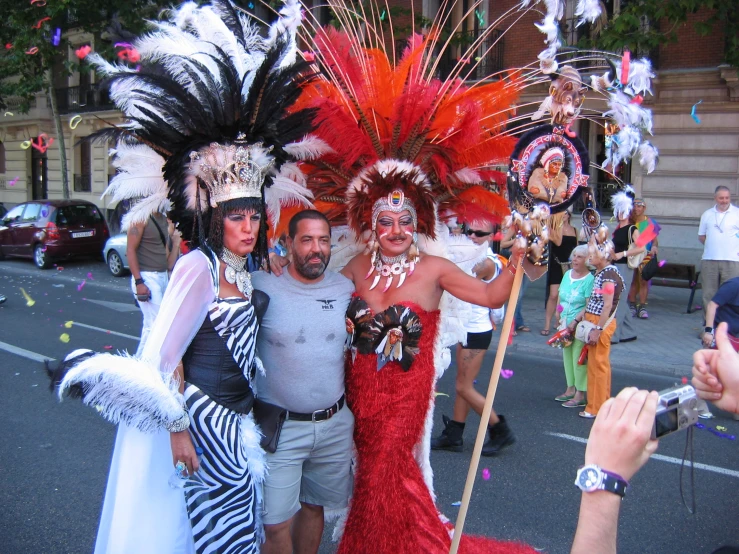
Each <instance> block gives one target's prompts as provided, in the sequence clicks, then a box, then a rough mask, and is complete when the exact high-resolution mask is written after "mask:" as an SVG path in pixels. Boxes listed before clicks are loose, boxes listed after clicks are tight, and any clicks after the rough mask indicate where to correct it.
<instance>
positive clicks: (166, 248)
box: [149, 214, 171, 252]
mask: <svg viewBox="0 0 739 554" xmlns="http://www.w3.org/2000/svg"><path fill="white" fill-rule="evenodd" d="M149 219H151V222H152V223H153V224H154V227H156V228H157V231H159V238H160V239H162V246H164V249H165V250H166V251H167V252H169V251H170V250H171V248H170V246H169V245H168V244H167V239H165V238H164V231H162V228H161V227H160V226H159V223H157V220H156V219H154V215H153V214H152V215H150V216H149Z"/></svg>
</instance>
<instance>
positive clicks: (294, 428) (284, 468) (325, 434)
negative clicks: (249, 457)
mask: <svg viewBox="0 0 739 554" xmlns="http://www.w3.org/2000/svg"><path fill="white" fill-rule="evenodd" d="M353 432H354V416H353V415H352V412H351V410H349V407H348V406H344V407H343V408H342V409H341V410H339V411H338V413H337V414H336V415H335V416H333V417H332V418H331V419H328V420H326V421H319V422H317V423H313V422H312V421H294V420H288V421H286V422H285V424H284V425H283V427H282V433H281V434H280V441H279V443H278V444H277V451H276V452H275V453H274V454H269V453H268V454H267V465H268V473H267V476H266V478H265V480H264V509H263V512H262V521H263V522H264V524H265V525H276V524H278V523H282V522H284V521H287V520H289V519H290V518H291V517H293V516H294V515H295V514H296V513H297V512H298V510H300V503H301V502H304V503H306V504H313V505H315V506H323V507H324V508H326V509H327V510H339V509H343V508H346V507H347V504H348V501H349V496H350V494H351V491H352V485H353V482H352V477H351V461H352V435H353Z"/></svg>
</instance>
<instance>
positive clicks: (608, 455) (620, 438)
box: [585, 387, 659, 481]
mask: <svg viewBox="0 0 739 554" xmlns="http://www.w3.org/2000/svg"><path fill="white" fill-rule="evenodd" d="M658 400H659V395H658V394H657V393H656V392H647V391H644V390H637V389H636V388H634V387H629V388H625V389H624V390H622V391H621V392H620V393H619V394H618V396H616V397H615V398H610V399H608V400H607V401H606V403H605V404H603V406H602V407H601V409H600V411H599V412H598V417H597V418H596V419H595V422H594V423H593V428H592V430H591V431H590V437H589V439H588V446H587V448H586V450H585V464H586V465H589V464H595V465H597V466H600V467H602V468H603V469H606V470H608V471H610V472H613V473H616V474H618V475H620V476H621V477H623V478H624V479H625V480H626V481H628V480H629V479H631V478H632V477H633V476H634V474H635V473H636V472H637V471H639V469H640V468H641V467H642V466H643V465H644V464H645V463H646V462H647V460H648V459H649V457H650V456H651V455H652V454H654V452H655V451H656V450H657V441H656V440H653V439H651V435H652V429H653V427H654V417H655V413H656V411H657V402H658Z"/></svg>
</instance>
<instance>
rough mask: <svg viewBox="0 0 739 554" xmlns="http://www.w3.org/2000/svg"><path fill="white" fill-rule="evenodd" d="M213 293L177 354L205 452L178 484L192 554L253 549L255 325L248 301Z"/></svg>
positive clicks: (256, 534) (258, 533)
mask: <svg viewBox="0 0 739 554" xmlns="http://www.w3.org/2000/svg"><path fill="white" fill-rule="evenodd" d="M211 263H212V262H211ZM217 264H218V262H217V261H216V263H212V266H213V269H214V271H215V272H217V271H218V267H217ZM215 283H216V289H217V288H218V285H217V281H215ZM217 292H218V291H217V290H216V299H215V300H214V301H213V302H212V303H211V304H210V306H209V314H208V316H206V318H205V321H204V322H203V325H202V327H201V329H200V331H198V333H197V334H196V336H195V338H194V339H193V342H192V343H191V345H190V347H189V348H188V351H187V353H186V354H185V356H184V357H183V364H184V368H185V394H184V396H185V402H186V405H187V409H188V412H189V414H190V423H191V425H190V435H191V437H192V439H193V442H194V444H195V446H196V447H198V446H199V447H200V448H202V450H203V454H202V458H201V460H200V470H199V471H198V472H197V474H196V475H195V476H194V478H192V479H189V480H188V481H187V483H186V485H185V488H184V490H185V498H186V504H187V511H188V515H189V518H190V524H191V526H192V532H193V539H194V543H195V550H196V551H197V552H198V554H206V553H207V554H211V553H223V554H226V553H229V554H231V553H233V554H251V553H258V552H259V545H260V543H261V538H262V529H261V522H260V521H259V517H260V513H261V481H262V479H263V477H264V473H265V462H264V452H263V451H262V449H261V447H260V446H259V432H258V430H257V428H256V425H255V423H254V419H253V416H252V415H251V413H250V411H251V405H252V403H253V398H254V396H253V394H252V392H251V388H250V383H251V379H252V378H253V367H254V351H255V344H256V333H257V330H258V327H259V324H258V320H257V314H256V311H255V308H254V306H253V305H252V302H251V301H249V300H245V299H243V298H241V297H234V298H226V299H222V298H219V297H218V295H217ZM255 292H256V293H257V294H263V293H258V291H255Z"/></svg>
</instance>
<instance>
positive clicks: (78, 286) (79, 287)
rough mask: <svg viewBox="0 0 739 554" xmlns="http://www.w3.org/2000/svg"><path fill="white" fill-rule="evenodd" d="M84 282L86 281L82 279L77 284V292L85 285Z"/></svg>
mask: <svg viewBox="0 0 739 554" xmlns="http://www.w3.org/2000/svg"><path fill="white" fill-rule="evenodd" d="M85 283H87V281H86V280H85V279H82V282H81V283H80V284H79V285H77V292H80V291H81V290H82V287H84V286H85Z"/></svg>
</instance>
